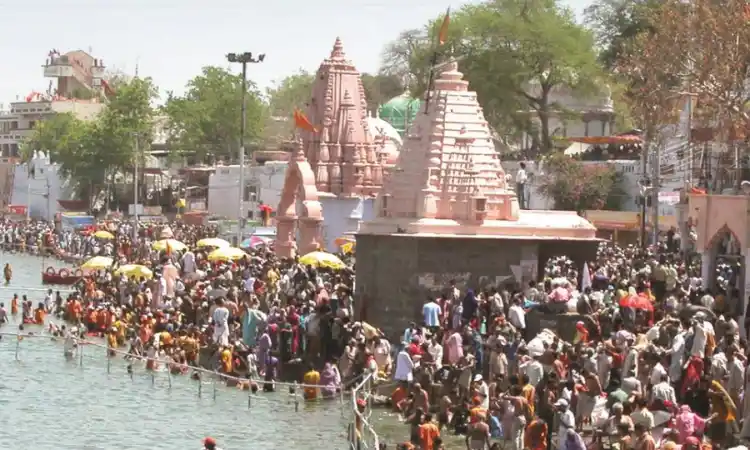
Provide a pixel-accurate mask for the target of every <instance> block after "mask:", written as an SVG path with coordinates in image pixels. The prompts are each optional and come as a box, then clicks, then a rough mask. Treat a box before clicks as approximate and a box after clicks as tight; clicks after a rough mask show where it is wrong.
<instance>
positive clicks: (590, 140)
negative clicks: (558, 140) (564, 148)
mask: <svg viewBox="0 0 750 450" xmlns="http://www.w3.org/2000/svg"><path fill="white" fill-rule="evenodd" d="M568 140H569V141H570V142H578V143H581V144H591V145H609V144H614V145H632V144H642V143H643V138H641V137H640V136H639V135H637V134H630V133H625V134H619V135H616V136H581V137H569V138H568Z"/></svg>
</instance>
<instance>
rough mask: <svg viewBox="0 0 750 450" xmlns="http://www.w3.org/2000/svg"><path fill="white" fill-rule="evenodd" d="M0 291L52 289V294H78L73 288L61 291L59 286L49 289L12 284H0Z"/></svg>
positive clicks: (47, 289)
mask: <svg viewBox="0 0 750 450" xmlns="http://www.w3.org/2000/svg"><path fill="white" fill-rule="evenodd" d="M0 289H7V290H10V291H17V292H47V291H49V290H50V289H52V292H66V293H67V292H78V291H77V290H76V289H71V288H62V289H61V288H60V286H59V285H58V286H55V287H52V285H50V287H48V288H40V287H38V286H37V287H34V286H16V285H11V284H0Z"/></svg>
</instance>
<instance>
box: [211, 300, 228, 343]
mask: <svg viewBox="0 0 750 450" xmlns="http://www.w3.org/2000/svg"><path fill="white" fill-rule="evenodd" d="M211 318H212V319H213V322H214V343H216V344H219V345H229V323H228V322H229V310H228V309H227V308H226V307H225V306H224V303H223V302H221V303H219V304H218V306H217V307H216V309H214V312H213V314H212V315H211Z"/></svg>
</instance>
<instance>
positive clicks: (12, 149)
mask: <svg viewBox="0 0 750 450" xmlns="http://www.w3.org/2000/svg"><path fill="white" fill-rule="evenodd" d="M10 156H11V157H13V158H16V157H18V144H10Z"/></svg>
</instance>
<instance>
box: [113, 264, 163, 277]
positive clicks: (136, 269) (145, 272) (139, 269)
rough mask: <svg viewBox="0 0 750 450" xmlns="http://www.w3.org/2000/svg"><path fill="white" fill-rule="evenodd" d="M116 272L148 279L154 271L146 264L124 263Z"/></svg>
mask: <svg viewBox="0 0 750 450" xmlns="http://www.w3.org/2000/svg"><path fill="white" fill-rule="evenodd" d="M115 273H116V274H119V275H126V276H129V277H132V278H145V279H147V280H150V279H151V278H153V276H154V273H153V272H151V269H149V268H148V267H146V266H142V265H140V264H125V265H124V266H121V267H120V268H119V269H117V270H116V271H115Z"/></svg>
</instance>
